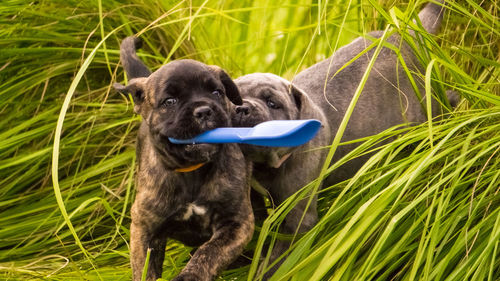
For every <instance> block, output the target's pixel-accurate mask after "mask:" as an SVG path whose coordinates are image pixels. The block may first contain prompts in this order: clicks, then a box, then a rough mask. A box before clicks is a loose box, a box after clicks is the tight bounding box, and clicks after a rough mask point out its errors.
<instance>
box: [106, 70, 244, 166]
mask: <svg viewBox="0 0 500 281" xmlns="http://www.w3.org/2000/svg"><path fill="white" fill-rule="evenodd" d="M114 86H115V88H116V89H117V90H118V91H120V92H122V93H130V94H131V95H132V98H133V100H134V111H135V112H136V113H137V114H140V115H141V116H142V119H143V122H145V123H146V124H147V127H148V129H149V135H150V137H151V139H152V141H153V144H154V145H155V147H156V148H157V149H159V150H160V151H161V152H163V153H164V154H168V155H172V156H175V157H176V158H177V159H181V160H186V161H182V162H186V163H192V162H207V161H209V160H210V157H211V156H212V155H213V154H214V153H216V152H217V150H218V146H217V145H208V144H200V145H175V144H172V143H170V141H169V140H168V138H169V137H172V138H176V139H188V138H192V137H194V136H196V135H198V134H200V133H202V132H204V131H207V130H211V129H215V128H217V127H228V126H230V125H231V122H230V116H229V112H230V108H231V107H230V102H232V103H234V104H236V105H241V104H242V100H241V97H240V95H239V92H238V89H237V87H236V85H235V84H234V83H233V81H232V80H231V78H230V77H229V76H228V75H227V74H226V73H225V72H224V71H223V70H221V69H220V68H218V67H215V66H208V65H205V64H203V63H200V62H197V61H194V60H178V61H173V62H170V63H168V64H166V65H164V66H162V67H161V68H160V69H158V70H157V71H155V72H154V73H152V74H151V75H150V76H149V77H138V78H133V79H131V80H130V82H129V84H128V85H127V86H123V85H120V84H115V85H114ZM178 162H179V161H178ZM186 163H184V164H186Z"/></svg>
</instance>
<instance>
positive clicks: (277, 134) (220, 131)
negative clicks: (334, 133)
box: [168, 119, 321, 147]
mask: <svg viewBox="0 0 500 281" xmlns="http://www.w3.org/2000/svg"><path fill="white" fill-rule="evenodd" d="M320 127H321V122H320V121H318V120H316V119H308V120H273V121H267V122H263V123H260V124H257V125H256V126H255V127H251V128H242V127H232V128H216V129H213V130H210V131H206V132H204V133H201V134H200V135H198V136H196V137H194V138H192V139H182V140H180V139H174V138H168V139H169V140H170V142H172V143H174V144H197V143H245V144H252V145H260V146H278V147H279V146H285V147H290V146H299V145H302V144H304V143H306V142H308V141H310V140H311V139H312V138H313V137H314V136H315V135H316V134H317V133H318V131H319V129H320Z"/></svg>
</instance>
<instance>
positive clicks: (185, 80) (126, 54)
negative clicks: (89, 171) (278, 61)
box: [115, 37, 254, 280]
mask: <svg viewBox="0 0 500 281" xmlns="http://www.w3.org/2000/svg"><path fill="white" fill-rule="evenodd" d="M138 42H139V41H138V39H137V38H134V37H128V38H126V39H125V40H123V42H122V45H121V61H122V63H123V66H124V68H125V70H126V72H127V75H128V77H129V79H131V80H130V82H129V84H128V85H127V86H122V85H120V84H115V88H116V89H117V90H119V91H120V92H123V93H130V94H131V95H132V97H133V99H134V104H135V107H134V110H135V112H136V113H138V114H140V115H141V116H142V120H143V121H142V123H141V125H140V129H139V133H138V136H137V159H138V161H139V169H138V172H137V175H136V186H137V193H136V198H135V202H134V204H133V206H132V225H131V227H130V247H131V256H130V261H131V265H132V271H133V280H140V279H141V274H142V268H143V267H144V263H145V260H146V253H147V250H148V249H151V254H150V262H149V268H148V272H147V280H156V279H157V278H160V277H161V273H162V264H163V259H164V255H165V244H166V240H167V237H169V238H173V239H176V240H179V241H181V242H182V243H184V244H186V245H189V246H196V247H199V248H198V249H197V250H196V251H195V252H194V254H193V256H192V257H191V260H190V261H189V262H188V264H187V265H186V267H185V268H184V269H183V270H182V271H181V272H180V274H179V275H178V276H177V277H176V278H175V279H174V280H213V279H215V277H216V275H217V274H218V273H220V271H221V270H222V269H224V268H225V267H226V266H227V265H228V264H230V263H231V262H232V261H233V260H234V259H235V258H237V257H238V256H239V255H240V254H241V252H242V251H243V248H244V247H245V245H246V244H247V243H248V241H249V240H250V239H251V237H252V234H253V228H254V219H253V213H252V209H251V203H250V198H249V197H250V194H249V193H250V191H249V185H248V182H249V181H248V177H249V175H250V165H249V164H248V162H246V161H245V159H244V157H243V154H242V153H241V151H240V149H239V147H238V146H237V145H236V144H222V145H213V144H199V145H175V144H172V143H170V142H169V140H168V137H174V138H191V137H193V136H195V135H197V134H199V133H202V132H204V131H206V130H210V129H213V128H216V127H227V126H230V125H231V123H230V118H229V110H230V103H229V101H231V102H233V103H235V104H241V98H240V95H239V92H238V89H237V88H236V86H235V85H234V83H233V81H232V80H231V79H230V78H229V76H228V75H227V74H226V73H225V72H224V71H222V70H221V69H220V68H218V67H214V66H207V65H205V64H202V63H200V62H197V61H193V60H179V61H173V62H171V63H168V64H166V65H164V66H163V67H161V68H160V69H158V70H157V71H156V72H154V73H151V72H150V71H149V69H148V68H147V67H146V66H145V65H144V64H143V63H142V62H141V61H140V60H139V58H138V57H137V55H136V53H135V51H136V47H137V46H136V45H137V44H138ZM201 163H203V164H204V165H203V166H201V167H200V168H198V169H196V170H193V171H190V172H179V171H178V170H177V171H176V169H182V168H186V167H191V166H193V165H197V164H201Z"/></svg>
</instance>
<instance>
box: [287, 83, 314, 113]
mask: <svg viewBox="0 0 500 281" xmlns="http://www.w3.org/2000/svg"><path fill="white" fill-rule="evenodd" d="M289 87H290V93H291V95H292V97H293V100H294V101H295V105H296V106H297V109H298V110H299V116H298V117H299V119H309V118H315V116H316V115H317V111H318V109H317V108H315V107H314V105H313V102H312V100H311V99H310V98H309V96H308V95H307V94H306V93H305V92H304V91H303V90H302V89H300V88H299V87H297V86H295V85H294V84H290V85H289Z"/></svg>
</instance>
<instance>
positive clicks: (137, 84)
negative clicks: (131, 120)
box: [113, 77, 147, 114]
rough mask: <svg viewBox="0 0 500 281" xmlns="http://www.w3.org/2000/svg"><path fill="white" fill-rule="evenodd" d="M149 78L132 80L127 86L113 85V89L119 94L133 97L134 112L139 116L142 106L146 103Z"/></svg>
mask: <svg viewBox="0 0 500 281" xmlns="http://www.w3.org/2000/svg"><path fill="white" fill-rule="evenodd" d="M146 80H147V78H144V77H141V78H134V79H132V80H130V82H129V83H128V85H127V86H123V85H122V84H120V83H115V84H113V87H114V88H115V90H117V91H118V92H120V93H122V94H124V95H127V94H130V95H132V99H133V100H134V112H135V113H137V114H140V113H141V105H142V103H143V102H144V99H145V95H144V91H145V82H146Z"/></svg>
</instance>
